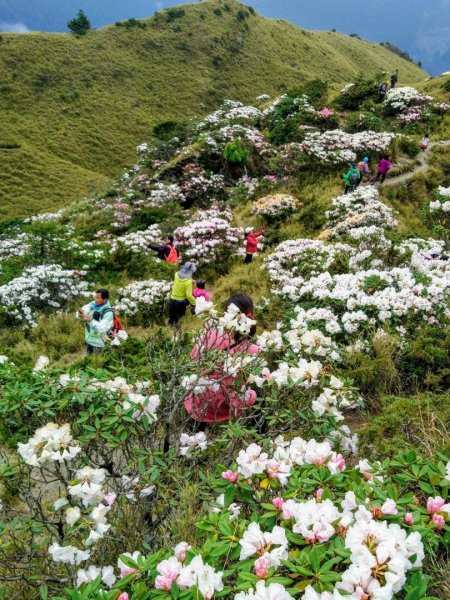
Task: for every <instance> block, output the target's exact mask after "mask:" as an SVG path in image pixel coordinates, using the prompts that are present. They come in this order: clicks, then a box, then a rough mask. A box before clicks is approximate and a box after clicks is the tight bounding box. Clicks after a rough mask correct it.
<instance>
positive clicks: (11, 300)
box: [0, 265, 88, 327]
mask: <svg viewBox="0 0 450 600" xmlns="http://www.w3.org/2000/svg"><path fill="white" fill-rule="evenodd" d="M82 275H85V273H83V272H80V271H66V270H64V269H63V268H62V267H61V266H60V265H41V266H39V267H30V268H29V269H25V271H24V272H23V273H22V275H21V276H20V277H17V278H16V279H13V280H12V281H10V282H9V283H7V284H5V285H2V286H0V310H1V311H2V313H3V314H4V315H5V316H6V317H7V318H8V319H12V320H13V321H16V322H19V323H20V324H21V325H22V326H24V327H35V326H36V324H37V323H36V318H37V313H38V311H42V312H45V313H48V312H49V311H51V310H52V309H53V310H54V309H59V308H64V307H65V306H67V304H68V302H69V301H70V300H72V299H73V298H77V297H79V296H83V295H86V294H87V292H88V288H87V284H86V282H84V281H82V280H81V279H80V276H82Z"/></svg>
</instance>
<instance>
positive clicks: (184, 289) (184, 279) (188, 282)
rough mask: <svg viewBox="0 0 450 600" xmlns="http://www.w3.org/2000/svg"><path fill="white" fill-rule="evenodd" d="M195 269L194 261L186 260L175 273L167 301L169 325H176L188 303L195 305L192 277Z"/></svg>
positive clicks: (184, 312)
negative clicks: (168, 300)
mask: <svg viewBox="0 0 450 600" xmlns="http://www.w3.org/2000/svg"><path fill="white" fill-rule="evenodd" d="M196 270H197V267H196V266H195V265H194V263H191V262H186V263H184V265H183V266H182V267H181V269H180V270H179V271H178V273H175V277H174V280H173V286H172V293H171V294H170V302H169V325H176V324H177V323H178V321H179V320H180V319H181V317H184V315H185V314H186V308H187V307H188V306H189V304H191V305H192V306H195V298H194V296H193V294H192V287H193V281H192V277H193V275H194V273H195V271H196Z"/></svg>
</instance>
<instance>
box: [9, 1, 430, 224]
mask: <svg viewBox="0 0 450 600" xmlns="http://www.w3.org/2000/svg"><path fill="white" fill-rule="evenodd" d="M379 68H383V69H385V70H387V71H391V70H393V69H395V68H399V69H400V83H403V82H413V81H418V80H421V79H423V78H424V76H425V73H424V71H422V70H421V69H419V68H418V67H416V66H415V65H413V64H412V63H410V62H407V61H405V60H403V59H401V58H400V57H398V56H396V55H395V54H393V53H391V52H389V51H388V50H386V49H384V48H382V47H380V46H379V45H378V44H375V43H371V42H365V41H360V40H358V39H355V38H352V37H348V36H344V35H341V34H338V33H331V32H308V31H303V30H301V29H299V28H297V27H295V26H294V25H291V24H289V23H287V22H285V21H272V20H268V19H264V18H263V17H261V16H259V15H257V14H256V13H254V11H252V10H250V9H247V8H246V7H244V6H243V5H241V4H240V3H239V2H237V1H236V0H207V1H205V2H202V3H200V4H195V5H185V6H183V7H182V8H181V9H180V8H177V9H168V10H166V11H163V12H160V13H158V14H157V15H155V16H154V17H153V18H151V19H148V20H146V21H142V22H140V26H134V27H126V26H124V25H122V26H111V27H107V28H105V29H102V30H99V31H95V32H90V33H89V34H88V35H86V36H85V37H83V38H81V39H76V38H74V37H72V36H70V35H65V34H29V35H12V34H9V35H8V34H2V37H1V43H0V82H1V83H0V111H1V121H0V164H1V171H2V176H1V178H0V219H5V218H12V217H13V216H24V215H27V214H31V213H34V212H36V211H37V210H47V209H52V210H53V209H55V208H57V207H58V206H62V205H64V204H67V203H69V202H71V201H73V200H75V199H78V198H80V196H83V195H85V194H88V193H91V192H92V190H93V188H94V187H95V186H97V188H98V186H100V187H101V186H102V184H104V182H105V181H107V180H108V179H109V178H111V177H114V176H116V175H117V174H118V172H120V170H121V168H122V167H123V166H124V165H127V164H130V163H131V162H132V161H133V160H134V156H135V146H136V144H137V143H139V142H141V141H143V140H145V139H148V138H149V137H150V133H151V128H152V126H153V125H154V124H155V123H156V122H158V121H161V120H164V119H168V118H186V117H187V116H190V115H192V114H198V113H199V112H205V111H206V110H208V109H209V108H211V107H213V106H216V105H217V103H218V102H219V101H220V100H221V99H223V98H225V97H230V98H234V99H238V100H243V101H246V102H251V101H253V100H254V99H255V97H256V96H258V95H259V94H262V93H269V94H271V95H273V94H277V93H280V92H281V91H282V90H283V89H284V88H285V86H286V82H287V84H288V85H296V84H299V83H301V82H304V81H305V80H307V79H311V78H314V77H320V78H321V79H324V80H328V81H329V82H346V81H348V80H349V79H351V78H352V77H353V78H354V76H355V75H356V74H357V73H359V72H361V71H362V72H364V73H366V74H373V73H374V72H375V71H376V70H378V69H379Z"/></svg>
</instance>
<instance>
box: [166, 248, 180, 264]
mask: <svg viewBox="0 0 450 600" xmlns="http://www.w3.org/2000/svg"><path fill="white" fill-rule="evenodd" d="M169 248H170V250H169V254H168V255H167V256H166V262H168V263H171V264H174V263H177V262H178V254H177V250H176V248H175V246H169Z"/></svg>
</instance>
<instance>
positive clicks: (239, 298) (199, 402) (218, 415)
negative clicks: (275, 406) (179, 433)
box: [184, 294, 261, 430]
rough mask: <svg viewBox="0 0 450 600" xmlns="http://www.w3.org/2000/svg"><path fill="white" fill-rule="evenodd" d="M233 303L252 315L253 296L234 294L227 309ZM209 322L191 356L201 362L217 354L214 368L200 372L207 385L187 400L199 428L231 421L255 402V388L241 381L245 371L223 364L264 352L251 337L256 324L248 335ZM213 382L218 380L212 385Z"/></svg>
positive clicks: (186, 405) (190, 412)
mask: <svg viewBox="0 0 450 600" xmlns="http://www.w3.org/2000/svg"><path fill="white" fill-rule="evenodd" d="M231 305H234V306H236V307H237V308H238V309H239V311H240V312H241V313H243V314H244V315H245V316H247V317H248V318H250V319H253V300H252V299H251V298H250V297H249V296H245V295H244V294H233V295H232V296H230V298H229V299H228V301H227V303H226V305H225V306H226V308H227V309H228V307H230V306H231ZM208 325H209V328H208V330H207V331H206V332H205V334H204V335H203V336H202V338H201V341H200V344H199V345H197V346H195V347H194V348H193V350H192V352H191V358H192V359H194V360H195V361H197V362H198V363H200V364H202V365H205V364H210V360H211V359H213V358H214V357H215V358H216V361H215V364H214V365H212V366H211V367H210V369H211V372H207V373H203V374H201V375H200V376H199V383H200V377H201V380H202V381H205V382H206V384H205V385H204V389H203V390H200V391H199V390H198V388H197V389H195V391H192V392H190V393H189V394H188V395H187V397H186V398H185V400H184V406H185V408H186V410H187V412H188V413H189V415H190V416H191V417H192V419H193V420H194V421H197V422H198V423H200V430H204V425H205V424H206V423H211V422H217V421H228V419H230V418H231V417H233V416H239V415H240V414H241V413H242V411H243V410H244V409H245V408H248V407H250V406H253V404H254V403H255V401H256V392H255V391H254V390H246V389H245V382H243V381H242V374H240V373H239V371H238V372H237V373H234V374H233V375H229V374H227V372H226V369H224V365H225V362H226V361H227V362H228V361H230V357H231V356H235V355H253V356H256V355H258V354H259V353H260V352H261V348H260V347H259V346H257V345H256V344H253V343H252V341H251V338H252V336H254V335H255V333H256V324H253V325H252V326H251V328H250V331H249V333H248V334H247V335H245V334H242V333H238V332H235V333H228V332H227V331H222V330H220V329H218V328H217V327H211V322H209V323H208V324H207V326H208ZM211 382H215V383H213V384H212V385H211ZM238 382H239V383H238ZM208 383H209V385H208ZM237 386H239V389H238V388H237ZM198 387H200V385H199V386H198Z"/></svg>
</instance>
